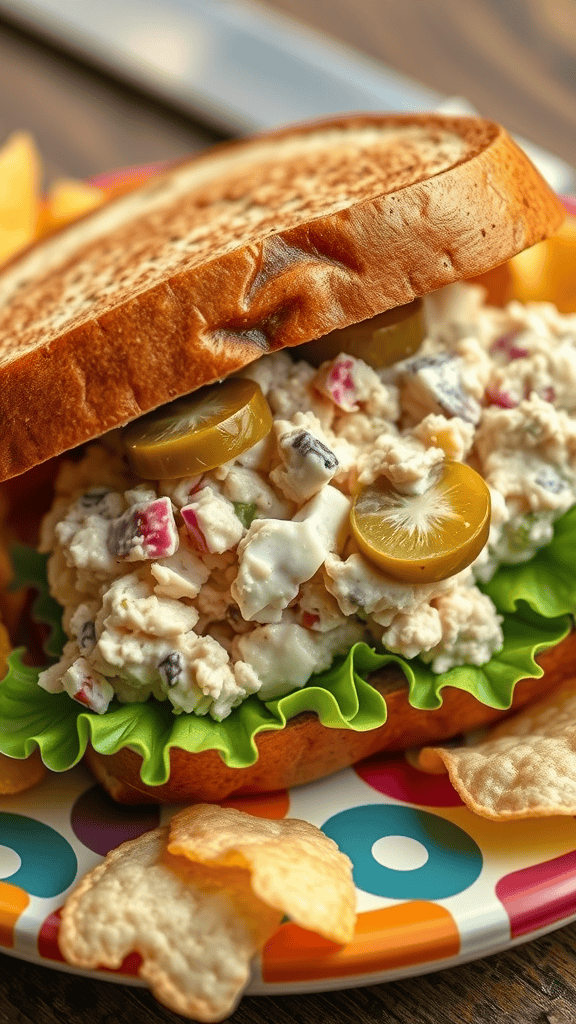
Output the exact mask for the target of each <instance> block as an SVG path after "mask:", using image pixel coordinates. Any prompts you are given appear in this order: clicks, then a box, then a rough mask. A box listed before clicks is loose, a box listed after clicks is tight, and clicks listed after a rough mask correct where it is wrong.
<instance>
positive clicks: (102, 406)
mask: <svg viewBox="0 0 576 1024" xmlns="http://www.w3.org/2000/svg"><path fill="white" fill-rule="evenodd" d="M563 216H564V213H563V210H562V207H561V206H560V203H559V202H558V200H557V199H556V197H555V196H554V194H553V193H552V192H551V191H550V189H549V188H548V186H547V185H546V184H545V183H544V181H543V180H542V178H541V177H540V175H539V174H538V172H537V171H536V170H535V169H534V167H533V166H532V165H531V164H530V162H529V160H528V159H527V157H526V156H525V155H524V154H523V153H522V152H521V151H520V150H519V149H518V148H517V147H516V146H515V145H514V143H513V142H512V141H511V140H510V138H509V137H508V135H507V134H506V132H505V131H504V130H503V129H502V128H500V127H498V126H497V125H494V124H492V123H490V122H487V121H483V120H478V119H470V118H449V117H441V116H436V115H414V116H396V115H390V116H373V115H367V116H351V117H342V118H338V119H333V120H330V121H324V122H321V123H317V124H311V125H307V126H304V127H302V126H300V127H297V128H292V129H285V130H283V131H279V132H276V133H274V134H271V135H268V136H264V137H261V138H256V139H252V140H249V141H247V142H240V143H235V144H230V145H225V146H223V147H221V148H219V149H216V150H213V151H211V152H210V153H208V154H206V155H203V156H200V157H199V158H196V159H194V160H192V161H189V162H187V163H184V164H181V165H180V166H178V167H177V168H175V169H174V170H172V171H171V172H169V173H167V174H166V175H165V176H164V177H162V178H160V179H157V178H156V179H154V180H153V181H152V182H151V183H150V184H149V185H145V186H144V187H142V188H140V189H138V190H136V191H134V192H132V193H130V194H128V195H125V196H123V197H121V198H119V199H117V200H114V201H112V202H110V203H109V204H107V205H106V206H104V207H102V208H101V209H99V210H98V211H96V212H94V213H92V214H89V215H87V216H86V217H84V218H83V219H82V220H80V221H79V222H77V223H75V224H74V225H72V226H71V227H69V228H66V229H63V230H62V231H60V232H58V233H57V234H56V235H54V236H52V237H50V238H49V239H47V240H45V241H44V242H42V243H39V244H37V245H35V246H33V247H32V248H31V249H29V250H28V251H27V252H26V253H25V254H24V255H23V256H22V257H20V258H19V259H18V260H15V261H14V262H13V263H11V264H10V265H9V266H8V268H7V269H6V270H5V271H4V273H3V274H2V275H1V276H0V421H1V422H2V428H3V429H2V433H3V437H2V445H1V448H0V480H2V479H7V478H8V477H11V476H14V475H16V474H18V473H22V472H23V471H25V470H27V469H29V468H30V467H32V466H33V465H35V464H37V463H39V462H42V461H44V460H45V459H48V458H49V457H51V456H53V455H56V454H58V453H60V452H62V451H65V450H66V449H68V448H71V447H74V446H75V445H77V444H79V443H81V442H83V441H87V440H89V439H90V438H93V437H96V436H99V435H100V434H102V433H103V432H105V431H107V430H109V429H111V428H113V427H116V426H118V425H120V424H123V423H126V422H128V421H129V420H131V419H134V418H135V417H137V416H140V415H141V414H142V413H144V412H146V411H148V410H149V409H151V408H154V407H156V406H158V405H161V404H163V403H165V402H167V401H169V400H170V399H172V398H175V397H176V396H177V395H181V394H185V393H187V392H190V391H192V390H194V389H195V388H197V387H199V386H201V385H202V384H205V383H208V382H210V381H214V380H217V379H219V378H221V377H223V376H225V375H227V374H229V373H231V372H233V371H235V370H238V369H240V368H241V367H243V366H245V365H246V364H247V363H249V362H250V361H251V360H253V359H255V358H256V357H258V356H259V355H261V354H263V353H265V352H269V351H272V350H275V349H278V348H281V347H283V346H285V345H297V344H298V343H300V342H304V341H308V340H310V339H312V338H315V337H318V336H320V335H322V334H325V333H327V332H328V331H331V330H333V329H334V328H338V327H344V326H347V325H348V324H350V323H354V322H357V321H359V320H363V319H366V318H367V317H370V316H374V315H375V314H377V313H381V312H383V311H384V310H386V309H389V308H391V307H392V306H397V305H402V304H403V303H407V302H409V301H410V300H412V299H413V298H414V297H415V296H417V295H422V294H425V293H426V292H429V291H432V290H433V289H435V288H438V287H440V286H441V285H445V284H447V283H449V282H451V281H454V280H457V279H460V278H464V277H470V276H471V275H474V274H479V273H481V272H482V271H485V270H487V269H488V268H489V267H492V266H494V265H496V264H498V263H501V262H503V261H504V260H506V259H508V258H509V257H510V256H512V255H514V254H515V253H517V252H519V251H520V250H522V249H524V248H526V247H527V246H529V245H532V244H533V243H534V242H536V241H539V240H540V239H542V238H543V237H544V236H546V235H548V234H550V233H551V232H552V231H554V230H555V229H556V228H557V227H558V226H559V224H560V223H561V221H562V219H563Z"/></svg>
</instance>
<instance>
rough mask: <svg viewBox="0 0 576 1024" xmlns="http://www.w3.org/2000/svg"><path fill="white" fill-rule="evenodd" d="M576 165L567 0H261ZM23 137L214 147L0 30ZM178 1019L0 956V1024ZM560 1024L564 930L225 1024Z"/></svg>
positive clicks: (573, 1)
mask: <svg viewBox="0 0 576 1024" xmlns="http://www.w3.org/2000/svg"><path fill="white" fill-rule="evenodd" d="M268 2H269V5H270V6H271V7H272V8H274V9H277V10H281V11H284V12H286V13H289V14H293V15H296V16H299V17H301V18H302V19H303V20H306V21H308V22H309V23H310V24H313V25H314V26H315V27H317V28H320V29H322V30H324V31H326V32H329V33H331V34H332V35H334V36H336V37H340V38H341V39H343V40H344V41H346V42H348V43H351V44H353V45H355V46H357V47H358V48H360V49H363V50H364V51H365V52H366V53H369V54H371V55H372V56H374V57H377V58H380V59H383V60H384V61H386V62H387V63H388V64H389V65H390V66H392V67H394V68H396V69H397V70H399V71H401V72H403V73H405V74H407V75H411V76H412V77H414V78H417V79H419V80H420V81H421V82H423V83H424V84H426V85H429V86H431V87H433V88H435V89H437V90H439V91H441V92H444V93H446V94H449V95H463V96H466V97H467V98H468V99H469V100H471V101H472V102H473V103H474V105H475V106H476V107H477V108H478V110H479V111H480V112H481V113H483V114H486V115H488V116H491V117H493V118H495V119H496V120H501V121H502V122H503V123H505V124H506V126H507V127H509V128H511V129H513V130H515V131H518V132H520V133H521V134H523V135H524V136H525V137H526V138H530V139H532V140H534V141H535V142H539V143H540V144H542V145H544V146H547V147H548V148H549V149H551V150H552V151H554V152H556V153H558V154H559V155H561V156H563V157H564V158H565V159H566V160H568V161H570V162H571V163H573V164H576V0H461V2H460V3H458V2H456V0H401V2H400V0H315V2H314V3H310V2H309V0H308V2H307V0H268ZM21 127H25V128H28V129H30V130H31V131H32V132H33V133H34V135H35V137H36V138H37V140H38V144H39V147H40V150H41V152H42V154H43V155H44V158H45V162H46V171H47V177H48V178H50V177H53V176H54V175H55V174H67V175H78V176H83V177H89V176H91V175H94V174H98V173H99V172H102V171H106V170H109V169H110V168H113V167H119V166H126V165H130V164H138V163H146V162H149V161H157V160H164V159H171V158H176V157H178V156H181V155H183V154H185V153H189V152H191V151H193V150H196V149H200V148H203V147H205V146H206V145H208V144H210V142H211V141H212V140H215V139H217V138H218V136H217V134H216V133H215V132H214V131H211V130H210V129H209V128H206V127H201V126H200V125H199V124H195V123H191V122H190V120H188V119H187V118H186V117H184V116H182V115H181V114H178V113H175V112H174V111H171V110H170V109H168V108H167V107H165V106H163V105H162V104H158V103H152V102H150V101H149V100H147V99H146V98H145V97H143V96H142V95H140V94H139V93H138V92H136V91H134V90H129V89H127V88H125V87H123V86H120V85H117V84H115V83H114V82H112V81H111V80H109V79H107V78H106V77H104V76H101V75H99V74H98V73H96V72H94V71H90V70H88V69H86V68H84V67H83V66H82V65H81V64H80V63H78V62H75V61H73V60H70V59H66V58H63V57H62V56H61V55H59V54H58V53H57V52H56V51H55V50H53V49H51V48H49V47H47V46H44V45H41V44H39V43H38V42H37V41H35V40H33V39H31V38H30V37H27V36H25V35H24V34H22V33H19V32H17V31H15V30H14V29H13V28H11V27H9V26H8V25H5V24H3V23H2V22H0V139H2V138H3V137H4V136H5V135H6V134H7V133H8V132H10V131H12V130H13V129H15V128H21ZM180 1019H181V1018H178V1017H176V1016H175V1015H174V1014H172V1013H171V1012H169V1011H167V1010H165V1009H163V1008H162V1007H159V1006H158V1004H156V1003H155V1001H154V999H153V998H152V997H151V996H150V995H149V993H148V992H147V991H146V990H144V989H135V988H130V987H127V986H123V985H116V984H107V983H104V982H99V981H98V982H97V981H91V980H85V979H78V978H77V977H74V976H73V975H68V974H64V973H59V972H56V971H52V970H49V969H46V968H43V967H37V966H34V965H31V964H28V963H25V962H22V961H19V960H16V959H14V958H12V957H9V956H7V955H0V1024H7V1022H10V1024H15V1022H19V1024H24V1022H28V1021H34V1022H35V1024H63V1022H64V1024H101V1022H103V1021H114V1022H118V1024H124V1022H126V1024H128V1022H134V1021H140V1020H145V1021H147V1022H149V1024H160V1022H165V1024H167V1022H176V1021H178V1020H180ZM271 1019H273V1020H274V1021H276V1022H277V1024H291V1022H298V1024H301V1022H310V1024H312V1022H313V1021H314V1022H318V1021H322V1022H326V1024H340V1022H344V1021H351V1020H353V1021H359V1022H361V1024H376V1022H378V1024H440V1022H442V1024H444V1022H446V1024H489V1022H490V1024H492V1022H494V1021H497V1022H498V1024H572V1022H574V1021H575V1020H576V925H572V926H569V927H565V928H562V929H560V930H558V931H556V932H553V933H551V934H550V935H548V936H545V937H543V938H540V939H538V940H536V941H533V942H531V943H528V944H526V945H523V946H519V947H516V948H515V949H514V950H511V951H508V952H506V953H502V954H498V955H495V956H492V957H490V958H488V959H485V960H480V961H476V962H475V963H471V964H467V965H464V966H462V967H458V968H455V969H452V970H446V971H440V972H438V973H435V974H430V975H427V976H425V977H421V978H415V979H409V980H406V981H401V982H395V983H391V984H388V985H375V986H371V987H368V988H362V989H356V990H350V991H345V992H339V993H338V992H336V993H327V994H323V995H313V996H305V997H304V996H288V997H282V998H265V999H262V998H260V999H258V998H247V999H245V1000H243V1001H242V1003H241V1004H240V1006H239V1008H238V1010H237V1011H236V1012H235V1014H234V1015H233V1016H232V1017H231V1018H230V1020H231V1021H232V1022H233V1024H264V1022H267V1021H270V1020H271Z"/></svg>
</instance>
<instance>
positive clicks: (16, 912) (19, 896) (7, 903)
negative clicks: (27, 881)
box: [0, 882, 30, 949]
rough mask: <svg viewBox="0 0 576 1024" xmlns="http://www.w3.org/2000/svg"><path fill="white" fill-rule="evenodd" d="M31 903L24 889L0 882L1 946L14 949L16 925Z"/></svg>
mask: <svg viewBox="0 0 576 1024" xmlns="http://www.w3.org/2000/svg"><path fill="white" fill-rule="evenodd" d="M29 903H30V897H29V895H28V893H27V892H24V889H19V888H18V886H17V885H10V883H9V882H0V946H5V947H6V949H12V946H13V945H14V925H15V924H16V921H17V920H18V918H19V917H20V914H21V913H22V911H23V910H26V907H27V906H28V904H29Z"/></svg>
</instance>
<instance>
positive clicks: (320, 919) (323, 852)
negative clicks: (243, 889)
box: [168, 804, 356, 944]
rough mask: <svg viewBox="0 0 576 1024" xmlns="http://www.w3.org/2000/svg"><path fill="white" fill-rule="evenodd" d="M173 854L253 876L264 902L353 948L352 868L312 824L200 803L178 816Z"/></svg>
mask: <svg viewBox="0 0 576 1024" xmlns="http://www.w3.org/2000/svg"><path fill="white" fill-rule="evenodd" d="M168 851H169V853H172V854H174V855H176V856H181V857H186V858H188V859H189V860H190V861H194V862H196V863H199V864H212V865H214V866H215V865H219V866H221V867H237V868H242V869H244V870H246V871H248V872H249V873H250V876H251V885H252V889H253V891H254V892H255V893H256V895H257V896H259V897H260V899H262V900H263V901H264V902H265V903H267V904H268V905H269V906H272V907H275V908H276V909H277V910H279V911H282V913H283V914H286V915H287V916H288V917H289V918H290V919H291V920H292V921H294V922H295V923H296V924H299V925H300V926H301V927H302V928H306V929H308V930H309V931H313V932H317V933H318V935H322V936H324V938H326V939H331V940H332V942H338V943H342V944H345V943H347V942H349V941H350V939H351V938H352V936H353V934H354V927H355V923H356V912H355V902H356V896H355V889H354V884H353V882H352V874H351V869H352V865H351V863H350V861H349V860H348V857H346V856H345V855H344V854H343V853H341V852H340V850H339V849H338V847H337V845H336V843H335V842H333V840H331V839H329V838H328V837H327V836H325V835H324V833H323V832H321V831H320V830H319V829H317V828H316V827H315V826H314V825H309V824H308V822H306V821H300V820H298V819H296V818H292V819H291V818H281V819H280V820H274V821H270V820H268V819H266V818H254V817H252V815H249V814H244V813H243V812H242V811H237V810H235V809H234V808H232V807H227V808H221V807H218V806H213V805H211V804H198V805H197V806H195V807H191V808H189V809H187V810H185V811H182V812H181V813H180V814H176V815H175V816H174V817H173V818H172V821H171V823H170V839H169V841H168Z"/></svg>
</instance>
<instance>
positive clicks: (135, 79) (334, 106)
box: [0, 0, 576, 192]
mask: <svg viewBox="0 0 576 1024" xmlns="http://www.w3.org/2000/svg"><path fill="white" fill-rule="evenodd" d="M0 15H1V16H4V17H5V18H7V19H8V20H10V21H12V22H13V23H15V24H17V25H19V26H22V27H24V28H26V29H27V30H31V31H33V32H36V33H37V34H40V35H42V36H44V37H45V38H48V39H49V40H50V41H51V42H52V43H54V44H56V45H57V46H60V47H65V48H67V49H68V50H69V51H72V52H73V53H74V54H75V55H77V56H80V57H82V58H83V59H84V60H86V61H89V62H90V63H92V64H94V65H96V66H98V67H100V68H102V69H104V70H106V71H107V72H109V73H112V74H113V75H115V76H116V77H118V78H120V79H122V80H124V81H126V82H129V83H130V84H133V85H136V86H138V87H139V88H141V89H143V90H145V91H147V92H148V93H150V94H151V95H153V96H155V97H158V98H161V99H163V100H167V101H169V102H170V103H172V104H175V105H176V106H177V107H179V108H180V109H181V110H185V111H188V112H190V113H193V114H194V115H195V116H196V117H200V118H202V119H204V120H205V121H207V122H209V123H211V124H213V125H215V126H217V127H218V128H220V129H224V130H225V131H226V132H229V133H231V134H239V135H243V134H247V133H249V132H253V131H263V130H266V129H269V128H273V127H276V126H278V125H282V124H286V123H289V122H292V121H299V120H306V119H310V118H314V117H321V116H326V115H328V114H333V113H343V112H346V111H351V110H362V111H370V110H380V111H382V110H397V111H416V110H431V109H439V110H445V111H446V112H450V113H474V109H473V108H472V107H471V106H470V105H469V104H468V103H467V102H466V101H465V100H461V99H458V98H457V99H454V98H448V99H446V98H445V97H443V96H442V95H441V94H440V93H437V92H435V91H434V90H432V89H428V88H426V87H424V86H422V85H420V84H418V83H417V82H414V81H412V80H411V79H409V78H406V77H404V76H403V75H400V74H398V73H397V72H395V71H393V70H391V69H390V68H388V67H385V66H384V65H382V64H379V63H378V62H377V61H374V60H371V59H370V58H368V57H366V56H364V55H363V54H361V53H359V52H357V51H355V50H353V49H351V48H349V47H346V46H344V45H341V44H339V43H337V42H335V41H334V40H332V39H328V38H327V37H326V36H324V35H322V34H320V33H318V32H315V31H313V30H312V29H309V28H307V27H305V26H303V25H301V24H300V23H298V22H296V21H294V20H293V19H291V18H288V17H286V16H285V15H280V14H276V13H273V12H271V11H270V10H269V9H268V8H266V7H264V6H262V5H260V4H258V3H253V2H250V0H98V2H96V3H95V2H94V0H0ZM481 113H483V114H486V115H488V116H489V111H481ZM519 141H520V142H521V144H522V146H523V147H524V148H525V149H526V150H527V152H528V153H529V155H530V156H531V158H532V159H533V160H534V162H535V163H536V164H537V166H538V167H539V168H540V171H541V172H542V174H543V175H544V176H545V177H546V178H547V180H548V181H549V182H550V184H551V185H552V187H553V188H555V189H556V190H557V191H558V192H570V191H574V190H575V188H576V172H575V171H574V169H573V168H572V167H570V166H569V165H568V164H567V163H565V162H564V161H563V160H561V159H560V158H559V157H556V156H553V155H552V154H550V153H547V152H546V151H544V150H542V149H540V148H539V147H536V146H534V145H533V144H531V143H529V142H527V141H526V140H519Z"/></svg>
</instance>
